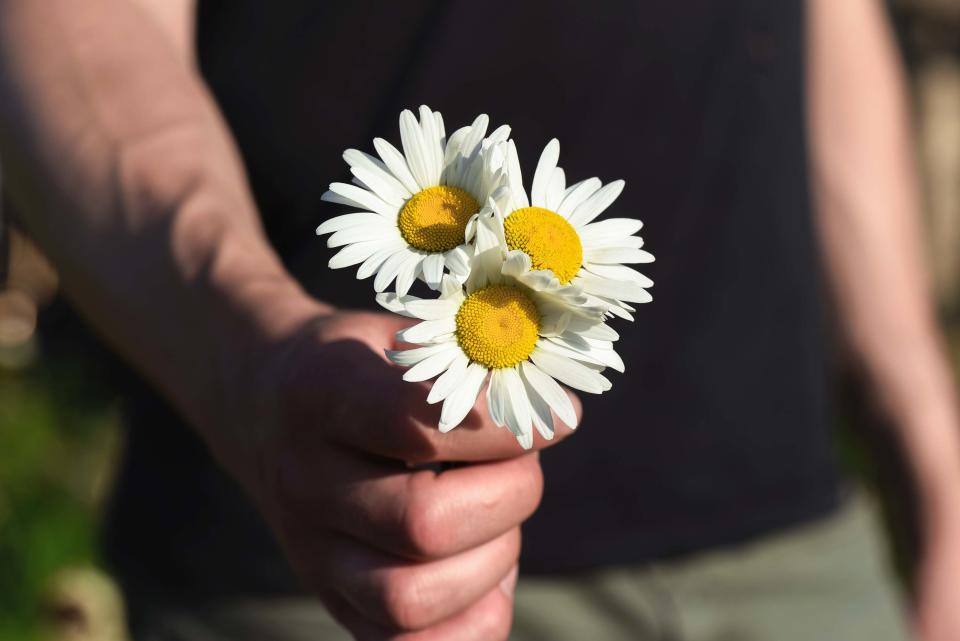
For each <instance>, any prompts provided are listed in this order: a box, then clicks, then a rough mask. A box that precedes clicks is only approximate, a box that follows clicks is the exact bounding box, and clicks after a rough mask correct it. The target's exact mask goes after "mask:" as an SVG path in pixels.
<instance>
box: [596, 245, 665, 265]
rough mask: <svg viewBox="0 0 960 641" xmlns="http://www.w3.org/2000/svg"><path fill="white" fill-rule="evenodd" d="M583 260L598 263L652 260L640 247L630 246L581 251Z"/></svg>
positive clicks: (646, 261)
mask: <svg viewBox="0 0 960 641" xmlns="http://www.w3.org/2000/svg"><path fill="white" fill-rule="evenodd" d="M583 260H584V262H590V263H600V264H602V265H603V264H606V265H609V264H616V263H650V262H653V256H652V255H651V254H650V253H649V252H645V251H644V250H642V249H634V248H632V247H613V248H605V249H592V250H589V251H585V252H583Z"/></svg>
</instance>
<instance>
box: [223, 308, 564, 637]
mask: <svg viewBox="0 0 960 641" xmlns="http://www.w3.org/2000/svg"><path fill="white" fill-rule="evenodd" d="M406 325H409V321H408V320H406V319H403V318H401V317H395V316H390V315H385V314H368V313H341V314H334V315H333V316H330V317H327V318H325V319H323V320H321V321H319V322H318V323H317V324H315V325H312V326H310V327H307V328H305V329H303V330H301V331H300V332H298V334H297V335H296V336H295V337H293V338H291V339H290V340H288V341H286V344H285V345H283V346H280V347H275V348H273V349H271V350H268V351H267V352H264V353H268V354H270V356H269V357H267V358H266V359H265V362H264V363H263V365H262V367H261V368H260V371H261V372H262V376H260V377H259V381H260V382H259V383H257V385H256V387H257V389H253V390H251V391H250V398H252V399H260V400H262V403H261V405H260V407H259V409H257V410H256V411H251V416H249V417H247V419H248V420H249V419H250V418H252V417H253V416H259V419H258V421H257V423H258V426H257V431H256V433H255V434H256V436H255V437H254V438H252V439H250V440H249V442H250V443H251V446H250V447H247V448H246V450H247V451H246V453H245V454H244V455H243V456H241V457H239V458H236V457H234V459H233V461H232V462H231V461H230V459H229V457H227V461H226V463H227V466H228V467H229V468H231V469H232V470H234V473H235V475H236V476H237V477H238V478H239V479H240V481H241V483H243V484H244V485H245V486H246V487H247V489H248V491H249V492H250V494H251V495H252V496H253V497H254V500H255V501H256V502H257V503H258V505H259V507H260V509H261V511H262V512H263V514H264V515H265V516H266V519H267V521H268V522H269V524H270V525H271V527H272V528H273V530H274V532H275V534H276V536H277V538H278V539H279V541H280V543H281V545H282V547H283V548H284V551H285V552H286V554H287V556H288V559H289V561H290V563H291V565H292V567H293V568H294V570H295V571H296V572H297V573H298V574H299V575H300V577H301V578H302V580H303V581H304V583H305V585H306V586H307V587H308V588H310V589H312V590H313V591H314V592H315V593H316V594H317V595H319V596H320V598H321V599H322V600H323V602H324V603H325V604H326V605H327V607H328V608H329V609H330V611H331V613H332V614H333V616H334V617H336V618H337V619H338V621H340V622H341V623H342V624H343V625H344V626H346V627H347V628H348V629H349V630H350V631H351V632H352V633H353V634H354V635H355V636H356V637H357V638H358V639H405V640H410V641H413V640H418V641H421V640H422V641H428V640H431V639H443V640H456V639H483V640H485V641H489V640H492V639H505V638H506V637H507V635H508V634H509V628H510V622H511V616H512V589H513V583H514V582H515V580H516V572H517V558H518V555H519V550H520V530H519V526H520V524H521V523H522V522H523V521H524V520H525V519H526V518H527V517H529V516H530V515H531V514H532V513H533V511H534V510H535V509H536V507H537V505H538V503H539V501H540V496H541V491H542V477H541V470H540V465H539V462H538V456H537V454H536V453H535V452H534V453H529V452H524V451H523V450H522V449H520V447H519V446H518V445H517V442H516V440H515V439H514V437H513V436H512V435H511V434H510V433H509V431H507V430H505V429H500V428H498V427H496V426H495V425H494V424H493V423H492V422H491V421H490V420H489V418H488V417H487V412H486V409H485V408H479V407H477V408H474V410H473V411H472V412H471V414H470V415H469V416H468V417H467V419H466V420H465V422H464V424H463V425H461V426H460V427H458V428H457V429H456V430H454V431H452V432H450V433H448V434H441V433H440V432H439V431H438V429H437V427H436V425H437V420H438V418H439V406H430V405H427V403H426V395H427V391H428V386H427V385H425V384H412V383H407V382H404V381H403V380H402V378H401V371H400V370H399V369H397V368H395V367H393V366H392V365H390V364H389V363H388V361H387V360H386V358H385V357H384V355H383V350H384V349H385V348H391V349H392V348H396V347H397V345H396V344H395V339H394V335H395V333H396V332H397V330H399V329H401V328H403V327H404V326H406ZM481 398H483V395H481ZM577 407H579V405H577ZM565 433H566V434H568V433H570V432H569V430H565V431H564V432H562V433H559V434H558V438H561V437H562V436H563V435H564V434H565ZM545 445H547V442H545V441H543V440H541V439H539V437H538V439H537V441H536V442H535V444H534V448H535V449H536V448H540V447H543V446H545ZM221 460H223V457H221ZM440 461H445V462H448V461H461V462H463V461H474V462H475V463H473V464H470V465H464V466H458V467H455V468H453V469H449V470H446V471H443V472H439V473H438V472H435V471H432V470H429V469H423V467H422V465H423V464H425V463H431V462H440ZM416 466H421V467H420V468H418V467H416Z"/></svg>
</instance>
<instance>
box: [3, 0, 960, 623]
mask: <svg viewBox="0 0 960 641" xmlns="http://www.w3.org/2000/svg"><path fill="white" fill-rule="evenodd" d="M195 11H196V13H195ZM194 16H196V22H194ZM421 102H425V103H428V104H430V105H431V106H432V107H434V108H437V109H440V110H441V111H442V112H443V114H444V117H445V119H446V120H447V122H448V123H449V124H452V123H466V122H468V121H469V119H471V118H472V117H473V116H474V115H476V113H478V112H481V111H483V112H488V113H490V114H491V116H492V118H493V121H494V122H495V123H501V122H507V123H509V124H511V125H512V126H513V127H514V133H515V135H516V139H517V144H518V145H519V147H520V155H521V160H522V161H523V162H524V165H525V166H530V165H529V163H530V162H531V161H532V160H533V158H534V156H533V154H534V153H535V152H536V150H538V149H539V148H541V147H542V144H543V143H544V142H545V141H546V140H547V139H549V138H551V137H553V136H558V137H559V138H560V139H561V141H562V143H563V150H564V163H565V168H566V169H567V172H568V176H569V177H571V178H574V177H575V178H574V179H579V178H585V177H588V176H590V175H594V174H597V175H599V176H600V177H601V178H603V179H605V180H609V179H614V178H618V177H623V178H626V179H627V181H628V185H627V189H626V191H625V193H624V196H623V198H622V199H621V200H620V201H619V202H618V211H619V212H621V215H629V216H638V217H640V218H642V219H643V220H644V221H645V223H646V225H647V227H646V229H645V231H644V234H645V238H646V239H647V243H648V246H649V247H651V248H652V250H653V251H654V253H655V254H656V255H657V262H656V263H653V264H652V265H650V266H649V267H650V270H649V275H650V276H651V277H652V278H653V280H654V281H656V287H655V288H654V292H655V298H656V300H655V301H654V302H653V303H652V304H650V305H646V306H643V307H642V308H641V309H640V310H638V312H637V314H636V321H635V323H634V324H633V325H632V326H624V327H621V330H622V331H621V334H622V339H621V340H620V341H619V343H618V349H619V350H620V351H621V353H622V355H623V357H624V360H625V362H626V365H627V372H626V374H625V375H623V376H620V377H617V378H616V379H615V380H614V386H613V389H612V391H611V392H609V393H607V394H604V395H603V397H601V398H589V399H584V400H583V403H584V408H585V413H584V418H583V422H582V425H581V426H580V428H579V429H578V431H577V433H576V435H575V436H574V437H573V439H572V440H569V441H568V440H566V438H565V437H567V436H568V435H569V434H570V432H569V431H567V430H563V431H562V432H561V433H560V434H559V435H558V436H559V437H564V438H563V439H559V438H558V440H563V441H564V442H560V443H557V444H556V445H555V446H552V447H550V448H547V449H544V448H546V446H547V445H552V444H548V443H546V442H543V441H542V440H538V441H537V442H536V443H535V447H534V450H535V451H534V452H531V453H528V452H524V451H521V450H520V449H518V448H517V445H516V443H515V441H514V440H513V439H512V437H511V436H510V435H509V434H508V433H506V431H505V430H499V429H496V428H495V427H494V426H493V425H492V423H491V421H490V419H489V418H488V417H487V416H486V413H485V411H484V410H483V408H482V407H480V406H478V407H477V408H475V410H474V411H473V412H472V413H471V415H470V416H469V417H468V419H467V424H466V425H464V426H462V427H460V428H458V429H457V430H454V431H453V432H451V433H449V434H440V433H439V432H438V431H437V430H436V429H435V424H436V418H437V417H436V415H435V408H434V407H432V406H428V405H426V404H425V403H424V398H425V389H424V388H423V387H420V386H417V385H411V384H408V383H405V382H403V381H402V380H401V378H400V374H399V371H398V370H397V369H396V368H393V367H391V366H389V365H388V363H387V361H386V360H385V358H384V357H383V356H382V352H383V349H384V348H385V347H391V346H393V344H394V334H395V332H396V330H398V329H399V328H400V327H402V326H403V322H404V321H403V320H402V319H400V318H397V317H393V316H390V315H387V314H384V313H382V312H377V311H372V310H371V309H370V300H371V298H372V292H371V291H370V289H369V283H366V282H357V281H355V280H354V279H353V276H352V275H351V274H346V273H342V272H333V271H331V270H328V269H326V267H325V265H324V263H325V261H326V260H327V259H328V258H329V252H328V251H327V250H326V249H325V248H324V247H323V245H322V243H321V242H319V241H318V240H317V239H316V238H314V237H313V236H312V229H313V227H314V226H315V225H316V224H317V223H318V222H319V221H320V220H323V219H325V218H326V217H329V216H332V215H335V214H336V213H341V212H340V211H339V210H336V208H334V207H331V206H330V205H326V204H321V203H320V195H321V194H322V192H323V191H324V190H325V186H326V183H328V182H330V181H332V180H338V179H341V178H342V175H343V173H344V170H343V168H342V167H341V166H340V159H339V154H340V152H341V151H342V150H343V149H345V148H348V147H360V148H366V147H367V146H369V143H368V141H369V140H370V139H371V138H373V137H374V136H388V137H389V136H390V135H391V132H394V131H395V129H394V128H395V120H394V119H395V118H396V115H397V114H398V113H399V111H400V109H401V108H403V107H408V106H414V107H415V106H416V105H418V104H420V103H421ZM449 124H448V126H449ZM910 148H911V142H910V135H909V127H908V114H907V102H906V99H905V95H904V80H903V77H902V72H901V70H900V68H899V66H898V63H897V62H896V54H895V48H894V44H893V41H892V38H891V34H890V29H889V27H888V25H887V24H886V23H885V19H884V14H883V9H882V6H881V5H880V3H879V2H877V1H876V0H849V1H847V2H833V1H832V0H809V1H808V2H802V1H801V0H777V1H765V2H758V1H754V0H736V1H734V2H727V3H712V2H703V1H700V0H687V1H685V2H679V3H678V2H659V1H656V0H651V1H649V2H627V1H626V0H606V1H604V2H595V3H578V4H573V5H563V6H559V5H553V4H549V3H541V2H525V3H511V2H505V1H504V0H490V1H489V2H485V3H474V2H464V1H462V0H451V1H449V2H430V1H428V0H411V2H405V3H382V4H381V3H368V2H362V1H361V2H353V3H334V2H324V3H318V2H286V3H274V4H269V5H268V4H265V3H258V2H253V1H231V2H217V1H216V0H203V1H201V2H200V3H199V6H198V7H196V8H195V7H193V6H191V3H190V2H189V0H177V1H176V2H172V1H170V0H165V1H164V2H160V1H159V0H88V1H87V2H84V3H82V4H78V3H74V2H70V1H69V0H48V1H47V2H42V3H41V2H30V1H28V0H0V156H2V157H3V160H4V167H5V171H6V173H7V190H8V192H9V196H10V198H11V200H12V202H13V204H14V205H15V207H16V209H17V211H18V212H19V216H20V217H21V218H22V219H23V221H24V222H25V225H26V226H27V228H28V229H29V231H30V233H31V234H32V235H33V236H34V237H35V238H36V239H37V241H38V242H39V243H40V244H41V246H42V247H43V248H44V250H45V251H46V252H47V253H48V254H49V256H50V257H51V259H52V260H53V261H54V263H55V264H56V265H57V267H58V268H59V270H60V272H61V274H62V279H63V288H64V291H65V292H66V294H67V295H68V297H69V298H70V300H71V301H72V303H73V304H74V305H75V306H76V308H77V310H79V312H80V314H81V315H82V316H83V318H84V319H85V321H86V322H87V323H88V324H89V326H90V327H91V328H93V329H94V330H95V331H96V332H97V333H98V335H99V336H101V337H102V338H103V340H104V341H106V342H107V343H108V344H109V345H110V346H111V347H112V348H113V349H114V350H115V351H116V353H117V354H119V355H120V356H121V357H122V358H123V359H124V360H125V362H126V363H129V365H130V366H131V367H132V370H133V371H136V372H137V376H136V377H134V376H131V377H128V380H126V381H125V382H124V390H123V391H124V395H125V398H126V405H125V421H126V423H127V424H128V427H129V432H128V438H129V441H128V445H127V452H126V458H125V463H124V465H123V469H122V471H121V475H120V478H119V481H118V484H117V488H116V496H115V497H114V500H113V503H112V508H111V512H110V515H109V517H108V523H107V529H106V534H105V545H106V553H107V557H108V559H109V560H110V562H111V563H112V567H113V568H114V570H115V572H116V573H117V576H118V578H119V579H120V581H121V583H122V585H123V588H124V591H125V594H126V598H127V603H128V607H129V610H130V620H131V627H132V631H133V635H134V637H135V638H137V639H188V640H193V639H197V640H200V639H204V640H206V639H263V638H269V639H275V640H286V639H291V640H292V639H341V638H347V637H346V635H348V634H349V635H352V636H354V637H355V638H358V639H386V638H390V639H408V640H414V639H416V640H424V641H425V640H428V639H451V640H453V639H485V640H490V639H504V638H507V637H508V636H509V635H511V625H512V626H513V631H512V635H513V636H512V637H511V638H515V639H521V640H522V639H552V640H560V639H584V638H598V639H605V640H616V639H691V640H693V639H696V640H706V639H744V640H750V639H783V640H789V639H810V638H818V639H844V640H846V641H852V640H856V639H870V640H871V641H882V640H885V639H891V640H892V639H904V638H907V628H908V625H909V624H908V623H906V622H905V619H904V617H903V616H902V614H901V612H900V609H899V608H900V606H899V597H898V595H897V592H896V589H895V588H894V586H893V582H892V579H891V578H890V576H889V571H888V569H887V566H886V563H885V561H884V559H883V552H882V542H881V541H880V539H879V535H878V533H877V532H876V528H875V526H874V525H873V524H872V522H871V520H870V518H869V517H868V516H867V515H866V513H865V512H864V508H863V505H862V502H861V501H859V500H858V499H856V498H855V492H852V491H851V490H850V489H849V485H848V483H847V482H845V481H844V480H843V478H842V476H841V475H840V474H839V472H838V470H837V466H836V464H835V461H834V458H833V456H832V453H831V436H830V394H829V383H830V376H829V372H830V367H829V365H830V358H829V355H830V349H829V347H830V343H829V341H828V340H827V333H826V328H825V327H824V325H825V320H826V314H825V306H824V305H823V302H822V301H823V299H824V293H825V292H830V293H832V301H833V309H834V310H835V312H836V314H835V315H836V318H837V319H838V321H839V325H840V327H841V328H842V329H843V330H844V331H843V335H844V336H845V337H846V339H847V343H848V344H849V346H850V347H851V352H852V353H853V354H854V355H855V357H856V360H857V362H858V363H859V364H860V366H861V368H862V371H863V374H864V375H865V377H866V380H868V381H869V382H870V383H871V385H872V389H873V391H874V393H875V397H876V399H877V402H878V404H879V406H880V407H882V408H883V409H884V410H885V411H886V412H887V413H888V415H889V416H890V417H891V418H892V419H893V421H894V423H895V425H896V426H897V430H898V434H899V436H900V438H901V441H902V443H903V450H904V452H905V454H906V456H907V458H908V459H909V461H910V462H911V465H912V469H913V470H914V472H915V479H916V482H917V487H918V490H919V496H920V499H921V506H922V510H921V516H922V525H923V531H924V537H925V538H924V541H925V554H924V558H923V561H922V565H921V569H920V573H919V577H920V578H919V583H918V599H917V607H916V616H915V622H916V624H915V625H916V630H917V631H918V633H919V634H920V635H921V636H922V638H923V639H925V640H927V641H946V640H948V639H956V638H958V635H960V608H958V607H956V606H957V598H958V597H957V595H958V594H960V590H958V589H957V588H958V586H957V580H958V579H957V577H958V576H960V536H957V532H958V531H960V492H958V490H960V446H958V437H957V427H958V414H957V403H956V397H955V392H954V389H953V382H952V380H951V377H950V374H949V369H948V364H947V361H946V359H945V357H944V351H943V349H942V346H941V339H940V336H939V334H938V331H937V329H936V322H935V318H934V314H933V311H932V306H931V302H930V299H929V296H928V290H927V284H926V280H925V277H924V274H923V269H922V253H921V244H920V238H919V237H920V232H919V221H918V204H917V203H918V197H917V186H916V180H915V178H914V176H913V173H912V172H913V168H912V160H911V159H912V155H911V151H910ZM808 168H809V169H808ZM821 259H822V260H821ZM824 285H825V286H824ZM540 450H543V451H542V452H539V453H538V451H540ZM449 462H455V463H457V464H456V465H453V466H447V465H444V466H442V467H441V468H438V467H437V466H436V465H432V464H433V463H449ZM440 469H442V471H438V470H440ZM541 495H542V504H540V503H541ZM538 504H540V505H539V509H538ZM531 515H532V516H531ZM528 519H529V520H528ZM521 524H523V552H522V555H521V553H520V550H521V542H520V539H521V536H520V531H521V530H520V526H521ZM518 559H519V564H520V567H521V568H522V570H523V575H522V576H521V578H520V580H519V583H518V584H517V583H516V581H517V574H518V569H517V568H518ZM344 629H346V630H347V631H348V632H345V631H344Z"/></svg>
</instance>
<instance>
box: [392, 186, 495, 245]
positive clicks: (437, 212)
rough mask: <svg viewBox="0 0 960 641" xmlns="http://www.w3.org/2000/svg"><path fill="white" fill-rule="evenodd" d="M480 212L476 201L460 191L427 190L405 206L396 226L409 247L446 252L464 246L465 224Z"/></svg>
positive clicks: (433, 188) (439, 188)
mask: <svg viewBox="0 0 960 641" xmlns="http://www.w3.org/2000/svg"><path fill="white" fill-rule="evenodd" d="M479 210H480V205H479V203H477V199H476V198H474V197H473V196H471V195H470V194H469V193H467V192H466V191H464V190H463V189H460V188H459V187H449V186H447V185H439V186H437V187H427V188H426V189H424V190H423V191H419V192H417V193H416V194H414V196H413V198H411V199H410V200H408V201H407V202H406V203H404V205H403V209H401V210H400V215H399V217H398V218H397V226H398V227H400V235H401V236H403V239H404V240H405V241H407V243H409V244H410V246H412V247H415V248H416V249H420V250H423V251H425V252H431V253H439V252H445V251H449V250H451V249H453V248H454V247H456V246H457V245H462V244H463V232H464V230H465V229H466V227H467V222H468V221H469V220H470V217H471V216H473V215H474V214H475V213H477V211H479Z"/></svg>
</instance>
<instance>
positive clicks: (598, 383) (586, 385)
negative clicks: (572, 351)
mask: <svg viewBox="0 0 960 641" xmlns="http://www.w3.org/2000/svg"><path fill="white" fill-rule="evenodd" d="M530 360H532V361H533V362H534V364H535V365H536V366H537V367H539V368H540V369H541V370H543V372H544V373H545V374H548V375H550V376H552V377H554V378H555V379H557V380H558V381H560V382H561V383H563V384H564V385H566V386H568V387H572V388H574V389H578V390H580V391H582V392H588V393H590V394H600V393H602V392H603V391H605V390H607V389H610V381H608V380H607V379H606V377H604V376H603V375H601V374H600V373H599V372H596V371H594V370H592V369H590V368H589V367H587V366H586V365H583V364H581V363H578V362H576V361H574V360H572V359H569V358H565V357H563V356H560V355H558V354H553V353H551V352H547V351H544V350H543V349H541V348H540V346H539V345H538V346H537V348H536V349H534V350H533V353H532V354H531V355H530Z"/></svg>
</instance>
